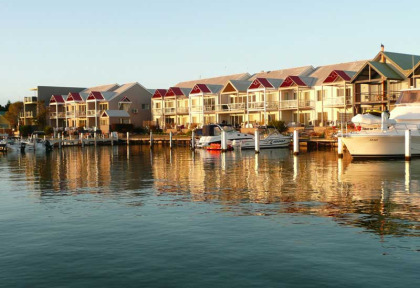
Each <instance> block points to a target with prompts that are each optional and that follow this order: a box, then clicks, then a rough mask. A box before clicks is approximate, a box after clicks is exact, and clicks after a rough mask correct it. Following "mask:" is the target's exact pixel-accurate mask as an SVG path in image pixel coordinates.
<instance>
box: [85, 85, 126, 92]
mask: <svg viewBox="0 0 420 288" xmlns="http://www.w3.org/2000/svg"><path fill="white" fill-rule="evenodd" d="M119 87H120V86H119V85H118V84H116V83H114V84H106V85H101V86H96V87H91V88H86V89H85V90H83V91H82V93H88V94H89V93H90V92H92V91H97V92H106V91H114V90H115V89H117V88H119Z"/></svg>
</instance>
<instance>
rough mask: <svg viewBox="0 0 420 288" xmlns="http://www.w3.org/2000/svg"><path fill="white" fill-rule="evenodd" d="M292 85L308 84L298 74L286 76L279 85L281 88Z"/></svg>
mask: <svg viewBox="0 0 420 288" xmlns="http://www.w3.org/2000/svg"><path fill="white" fill-rule="evenodd" d="M292 86H304V87H305V86H308V85H306V83H305V82H304V81H303V80H302V79H301V78H300V77H299V76H288V77H287V78H286V79H285V80H284V81H283V83H282V84H281V85H280V87H281V88H285V87H292Z"/></svg>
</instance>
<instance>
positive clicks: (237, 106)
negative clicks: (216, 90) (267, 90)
mask: <svg viewBox="0 0 420 288" xmlns="http://www.w3.org/2000/svg"><path fill="white" fill-rule="evenodd" d="M245 108H246V104H245V103H230V104H218V105H216V111H218V112H223V111H238V110H245Z"/></svg>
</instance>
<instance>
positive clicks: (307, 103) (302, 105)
mask: <svg viewBox="0 0 420 288" xmlns="http://www.w3.org/2000/svg"><path fill="white" fill-rule="evenodd" d="M314 108H315V101H313V100H299V109H314Z"/></svg>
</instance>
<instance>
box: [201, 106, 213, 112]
mask: <svg viewBox="0 0 420 288" xmlns="http://www.w3.org/2000/svg"><path fill="white" fill-rule="evenodd" d="M214 111H216V105H204V112H214Z"/></svg>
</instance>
